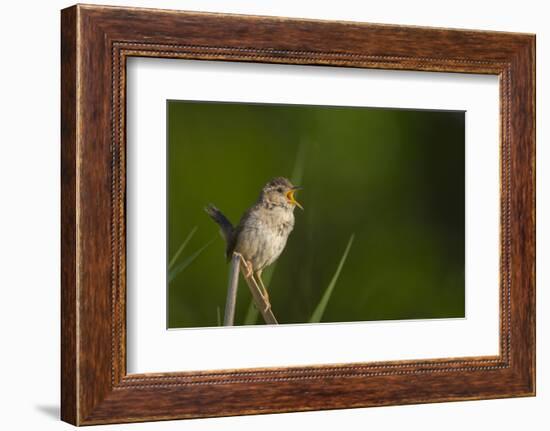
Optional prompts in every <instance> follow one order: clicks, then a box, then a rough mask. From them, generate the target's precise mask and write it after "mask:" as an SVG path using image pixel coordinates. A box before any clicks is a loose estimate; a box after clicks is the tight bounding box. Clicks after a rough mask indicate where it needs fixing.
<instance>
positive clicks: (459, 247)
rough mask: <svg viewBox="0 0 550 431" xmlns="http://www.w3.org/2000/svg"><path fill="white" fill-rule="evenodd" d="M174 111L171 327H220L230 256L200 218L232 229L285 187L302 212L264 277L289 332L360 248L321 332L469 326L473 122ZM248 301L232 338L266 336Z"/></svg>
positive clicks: (210, 106) (199, 106)
mask: <svg viewBox="0 0 550 431" xmlns="http://www.w3.org/2000/svg"><path fill="white" fill-rule="evenodd" d="M167 103H168V105H167V108H168V125H167V127H168V162H167V163H168V178H167V181H168V261H169V262H170V261H171V260H172V263H171V264H170V265H169V277H168V282H167V284H168V286H167V289H168V304H167V306H168V327H170V328H179V327H197V326H216V325H218V324H219V321H220V319H223V310H224V306H225V295H226V288H227V274H228V269H229V268H228V265H227V264H226V261H225V257H224V250H225V244H224V242H223V239H222V238H221V236H220V235H219V233H218V227H217V225H215V224H214V222H213V221H212V220H211V219H210V218H209V217H208V216H207V215H206V213H205V212H204V210H203V208H204V206H205V205H206V204H207V203H213V204H215V205H216V206H217V207H218V208H220V209H221V210H222V211H223V212H224V213H225V215H226V216H227V217H228V218H229V219H230V220H231V221H232V222H233V223H234V224H236V223H237V222H238V220H239V218H240V216H241V215H242V213H243V212H244V211H245V210H246V209H247V208H248V207H249V206H251V205H252V204H253V203H254V202H255V201H256V199H257V198H258V195H259V192H260V189H261V188H262V186H263V185H264V184H265V183H266V182H267V181H268V180H270V179H271V178H273V177H275V176H286V177H289V178H291V179H293V180H294V181H295V182H296V183H298V184H299V185H301V186H303V190H302V191H300V192H299V193H297V199H298V201H299V202H301V203H302V205H303V206H304V208H305V211H303V212H302V211H300V210H299V209H296V210H295V216H296V223H295V228H294V231H293V232H292V234H291V235H290V238H289V240H288V243H287V246H286V249H285V250H284V252H283V254H282V255H281V257H280V258H279V260H278V261H277V263H276V264H275V265H274V266H273V268H272V273H270V272H269V271H266V272H265V273H264V274H265V275H264V279H265V280H266V281H267V282H269V292H270V298H271V303H272V307H273V312H274V314H275V315H276V316H277V319H278V320H279V322H280V323H305V322H308V321H309V319H310V317H311V315H312V313H313V311H314V310H315V308H316V306H317V305H318V303H319V301H320V299H321V297H322V296H323V293H324V292H325V291H326V289H327V286H328V285H329V283H330V281H331V279H332V277H333V275H334V274H335V271H336V268H337V266H338V264H339V262H340V260H341V258H342V255H343V253H344V250H345V248H346V245H347V244H348V242H349V241H350V237H351V236H352V235H354V241H353V243H352V244H351V247H350V249H349V254H348V256H347V259H346V260H345V262H344V264H343V267H342V271H341V273H340V276H339V278H338V279H337V282H336V284H335V286H334V290H333V291H332V295H331V296H330V299H329V301H328V304H327V307H326V309H325V312H324V314H323V316H322V319H321V321H322V322H349V321H365V320H387V319H425V318H450V317H464V254H465V250H464V241H465V222H464V211H465V207H464V197H465V196H464V180H465V177H464V175H465V171H464V163H465V154H464V122H465V115H464V112H450V111H419V110H401V109H380V108H350V107H328V106H302V105H271V104H269V105H264V104H240V103H239V104H237V103H209V102H208V103H207V102H204V103H203V102H185V101H168V102H167ZM186 240H187V241H186ZM182 245H183V247H182ZM178 250H180V253H179V254H178V255H177V257H176V258H175V259H174V257H175V255H176V254H177V252H178ZM167 264H168V262H167ZM271 275H272V278H271V279H270V276H271ZM250 300H251V297H250V293H249V291H248V287H247V286H246V284H245V283H244V281H243V280H240V284H239V291H238V297H237V309H236V317H235V321H236V324H245V323H254V322H257V323H261V322H262V320H261V317H260V318H257V317H256V315H255V314H254V309H253V307H251V306H250Z"/></svg>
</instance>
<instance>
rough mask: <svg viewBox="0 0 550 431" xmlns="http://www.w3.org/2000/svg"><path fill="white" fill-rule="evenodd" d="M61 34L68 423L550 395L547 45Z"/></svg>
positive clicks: (230, 19)
mask: <svg viewBox="0 0 550 431" xmlns="http://www.w3.org/2000/svg"><path fill="white" fill-rule="evenodd" d="M61 18H62V19H61V21H62V22H61V24H62V25H61V50H62V64H61V72H62V77H61V78H62V94H61V102H62V103H61V107H62V109H61V111H62V112H61V118H62V154H61V162H62V183H61V188H62V286H61V291H62V325H61V330H62V346H61V351H62V363H61V366H62V373H61V374H62V382H61V398H62V399H61V416H62V419H63V420H64V421H67V422H69V423H72V424H75V425H91V424H105V423H120V422H138V421H153V420H167V419H180V418H196V417H212V416H229V415H241V414H257V413H274V412H289V411H307V410H321V409H336V408H353V407H368V406H382V405H396V404H413V403H429V402H441V401H454V400H472V399H490V398H502V397H516V396H533V395H534V394H535V133H534V131H535V108H534V100H535V76H534V73H535V72H534V71H535V37H534V35H529V34H515V33H504V32H502V33H501V32H487V31H472V30H451V29H436V28H423V27H403V26H391V25H378V24H366V23H353V22H329V21H315V20H298V19H287V18H276V17H255V16H240V15H221V14H212V13H196V12H180V11H169V10H152V9H134V8H120V7H105V6H93V5H77V6H73V7H70V8H68V9H64V10H63V11H62V13H61ZM251 394H254V396H251Z"/></svg>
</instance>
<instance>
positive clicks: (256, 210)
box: [205, 177, 303, 308]
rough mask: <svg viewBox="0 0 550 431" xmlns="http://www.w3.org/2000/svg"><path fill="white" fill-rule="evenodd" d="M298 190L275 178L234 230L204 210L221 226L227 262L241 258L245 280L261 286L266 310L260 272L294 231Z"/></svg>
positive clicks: (215, 212)
mask: <svg viewBox="0 0 550 431" xmlns="http://www.w3.org/2000/svg"><path fill="white" fill-rule="evenodd" d="M299 189H300V187H296V186H294V185H293V184H292V183H291V182H290V181H289V180H288V179H286V178H284V177H277V178H274V179H273V180H271V181H270V182H268V183H267V184H266V185H265V186H264V187H263V189H262V191H261V192H260V197H259V198H258V201H257V202H256V203H255V204H254V205H253V206H252V207H250V208H249V209H248V210H247V211H246V212H245V213H244V214H243V216H242V217H241V220H240V221H239V224H238V225H237V226H236V227H234V226H233V225H232V224H231V222H230V221H229V220H228V219H227V217H226V216H225V215H223V213H222V212H221V211H220V210H219V209H217V208H216V207H215V206H214V205H208V206H207V207H206V208H205V210H206V212H207V213H208V215H209V216H210V217H212V219H213V220H214V221H215V222H216V223H217V224H218V225H219V226H220V229H221V232H222V235H223V237H224V238H225V241H226V251H225V253H226V257H227V260H230V259H231V256H232V255H233V253H238V254H239V255H240V256H241V260H242V262H243V265H244V267H245V268H246V274H245V277H247V278H249V277H252V278H253V279H255V281H256V282H257V284H258V285H259V286H261V288H262V290H263V295H264V299H265V302H266V304H268V305H267V307H268V308H269V307H270V302H269V294H268V293H267V289H266V288H265V286H264V283H263V281H262V271H263V270H264V269H265V268H266V267H267V266H269V265H271V264H272V263H273V262H275V261H276V260H277V258H278V257H279V256H280V255H281V253H282V251H283V250H284V248H285V245H286V241H287V239H288V236H289V235H290V232H292V229H293V228H294V208H295V207H299V208H300V209H302V210H303V207H302V206H301V205H300V204H299V203H298V202H297V201H296V199H295V197H294V193H295V192H296V191H297V190H299Z"/></svg>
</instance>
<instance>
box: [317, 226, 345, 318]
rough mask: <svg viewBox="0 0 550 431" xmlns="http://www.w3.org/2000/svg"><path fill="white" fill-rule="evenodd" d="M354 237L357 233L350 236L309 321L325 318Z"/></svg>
mask: <svg viewBox="0 0 550 431" xmlns="http://www.w3.org/2000/svg"><path fill="white" fill-rule="evenodd" d="M354 237H355V234H352V235H351V236H350V238H349V241H348V245H347V246H346V250H345V251H344V254H343V255H342V257H341V258H340V263H338V268H337V269H336V272H335V273H334V275H333V276H332V280H330V283H329V285H328V286H327V288H326V290H325V292H324V293H323V297H322V298H321V300H320V301H319V304H317V307H315V310H314V311H313V314H312V315H311V318H310V319H309V323H319V322H320V321H321V319H322V318H323V314H324V313H325V309H326V308H327V304H328V301H329V299H330V296H331V295H332V291H333V290H334V286H336V282H337V281H338V277H340V272H341V271H342V267H343V266H344V263H345V262H346V259H347V257H348V253H349V250H350V248H351V244H352V243H353V239H354Z"/></svg>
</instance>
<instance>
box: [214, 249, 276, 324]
mask: <svg viewBox="0 0 550 431" xmlns="http://www.w3.org/2000/svg"><path fill="white" fill-rule="evenodd" d="M239 269H240V270H241V271H242V274H243V278H244V280H245V281H246V284H247V285H248V288H249V289H250V293H251V294H252V300H253V301H254V305H255V306H256V308H257V309H258V310H259V311H260V313H261V315H262V317H263V318H264V320H265V323H267V324H269V325H277V324H278V322H277V319H276V318H275V315H274V314H273V311H272V310H271V307H270V305H269V304H268V303H267V302H266V300H265V298H264V296H263V295H262V292H261V290H260V287H259V286H258V283H257V282H256V280H254V277H252V276H251V277H247V276H246V274H247V272H248V271H247V268H246V267H245V266H244V265H243V264H242V261H241V256H240V255H239V254H238V253H233V256H232V257H231V265H230V269H229V283H228V287H227V300H226V303H225V314H224V320H223V325H224V326H233V324H234V319H235V307H236V302H237V286H238V285H239Z"/></svg>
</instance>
